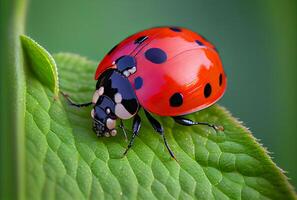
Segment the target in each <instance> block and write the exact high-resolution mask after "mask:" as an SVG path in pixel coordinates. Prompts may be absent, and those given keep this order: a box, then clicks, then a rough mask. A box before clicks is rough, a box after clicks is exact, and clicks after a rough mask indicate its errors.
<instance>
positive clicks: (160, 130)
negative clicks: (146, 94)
mask: <svg viewBox="0 0 297 200" xmlns="http://www.w3.org/2000/svg"><path fill="white" fill-rule="evenodd" d="M144 112H145V115H146V117H147V119H148V120H149V122H150V123H151V125H152V126H153V128H154V130H155V131H157V132H158V133H159V134H160V135H161V136H162V138H163V141H164V144H165V146H166V148H167V150H168V152H169V154H170V156H171V157H172V158H173V159H174V160H176V157H175V155H174V153H173V151H172V150H171V149H170V147H169V145H168V143H167V140H166V137H165V134H164V129H163V127H162V125H161V124H160V123H159V122H158V121H157V120H156V119H155V118H153V116H152V115H151V114H150V113H149V112H148V111H146V110H144ZM176 161H177V160H176Z"/></svg>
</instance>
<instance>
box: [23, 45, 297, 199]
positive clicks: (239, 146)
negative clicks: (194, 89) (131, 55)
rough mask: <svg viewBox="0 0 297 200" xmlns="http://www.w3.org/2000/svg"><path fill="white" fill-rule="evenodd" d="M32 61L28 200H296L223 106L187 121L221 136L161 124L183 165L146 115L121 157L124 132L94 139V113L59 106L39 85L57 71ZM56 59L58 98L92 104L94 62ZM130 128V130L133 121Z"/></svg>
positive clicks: (48, 88) (48, 85)
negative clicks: (201, 123) (219, 127)
mask: <svg viewBox="0 0 297 200" xmlns="http://www.w3.org/2000/svg"><path fill="white" fill-rule="evenodd" d="M23 45H25V46H26V45H31V43H30V42H29V43H28V42H23ZM34 48H40V46H35V47H34ZM34 48H33V49H34ZM25 49H26V50H27V51H31V50H32V48H25ZM34 51H36V50H34ZM37 52H39V50H38V51H37ZM28 53H29V55H30V54H31V53H30V52H28ZM32 55H33V56H28V57H27V59H29V60H32V59H33V60H32V61H31V62H30V63H32V64H33V63H35V64H37V65H36V66H33V65H31V66H30V67H31V69H34V70H28V73H27V75H26V81H27V92H26V117H25V124H26V172H27V173H26V180H27V184H26V185H27V188H26V195H27V198H28V199H40V198H42V199H72V200H73V199H103V198H104V199H193V198H196V199H296V195H295V192H294V191H293V189H292V188H291V186H290V184H289V183H288V181H287V179H286V177H285V176H284V175H283V174H282V172H281V170H280V169H279V168H277V166H276V165H275V164H274V163H273V162H272V161H271V159H270V157H269V156H268V154H267V152H266V151H265V150H264V149H263V148H262V147H261V145H260V144H259V143H258V142H257V141H256V140H255V138H253V136H252V135H251V133H250V132H249V131H248V130H247V129H246V128H245V127H243V126H242V125H241V124H240V123H239V122H238V121H237V120H235V119H234V118H233V117H232V116H231V115H230V114H229V112H228V111H226V110H225V109H224V108H222V107H220V106H218V105H214V106H212V107H210V108H208V109H205V110H203V111H201V112H199V113H195V114H192V115H189V118H191V119H192V120H196V121H204V122H210V123H214V124H218V125H222V126H224V128H225V130H224V131H223V132H222V131H219V132H215V131H214V130H213V129H211V128H208V127H204V126H195V127H183V126H180V125H177V124H175V123H174V122H173V120H172V119H170V118H160V117H157V118H158V119H159V120H160V122H161V123H162V124H163V126H164V129H165V133H166V136H167V139H168V143H169V144H170V146H171V148H172V150H173V151H174V152H175V154H176V157H177V159H178V161H179V162H178V163H177V162H176V161H174V160H173V159H171V158H170V156H169V154H168V152H167V151H166V148H165V146H164V145H163V141H162V139H161V137H160V135H158V134H157V133H155V132H154V131H153V129H152V127H151V126H150V125H149V123H148V121H147V119H145V117H144V114H143V112H142V111H141V113H140V116H141V117H142V127H141V132H140V135H139V137H138V138H137V139H136V141H135V144H134V146H133V147H132V149H131V150H130V151H129V153H128V155H127V156H126V157H122V153H123V152H124V150H125V148H126V146H127V142H126V141H125V139H124V136H123V134H121V130H118V135H117V136H116V137H111V138H97V137H96V135H95V134H94V133H93V131H92V128H91V127H92V120H91V117H90V110H91V108H80V109H78V108H75V107H71V106H69V105H68V104H67V102H66V101H65V99H64V98H63V96H61V95H60V97H59V99H56V100H55V99H54V96H55V95H54V91H55V90H52V88H56V87H57V86H56V85H55V81H42V80H43V78H44V80H57V77H56V78H54V79H52V78H50V79H49V77H47V75H49V76H52V75H54V76H56V75H57V74H56V73H53V71H55V70H54V69H51V68H53V67H54V65H51V62H46V63H45V62H40V61H38V60H34V59H43V58H42V57H40V56H36V57H35V56H34V54H32ZM45 56H50V55H49V54H47V55H45ZM54 58H55V60H56V63H57V66H58V71H59V80H60V89H61V91H63V92H66V93H68V94H69V95H70V96H71V97H72V99H73V100H74V101H76V102H88V101H90V100H91V98H92V94H93V92H94V89H95V84H96V82H95V81H94V80H93V74H94V72H95V70H96V67H97V63H96V62H93V61H89V60H87V59H86V58H83V57H81V56H78V55H74V54H68V53H60V54H56V55H55V56H54ZM48 59H49V60H50V58H48ZM39 63H43V64H42V65H39ZM46 65H48V66H46ZM35 70H40V72H41V73H40V74H39V75H38V73H35V72H33V71H35ZM43 76H46V77H43ZM125 125H126V127H131V121H126V122H125ZM129 136H131V135H130V134H129V135H128V137H129Z"/></svg>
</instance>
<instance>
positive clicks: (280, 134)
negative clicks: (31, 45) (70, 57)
mask: <svg viewBox="0 0 297 200" xmlns="http://www.w3.org/2000/svg"><path fill="white" fill-rule="evenodd" d="M296 19H297V3H296V1H294V0H292V1H290V0H286V1H268V0H267V1H264V0H263V1H256V0H251V1H237V0H228V1H214V0H210V1H209V0H208V1H206V0H204V1H202V0H192V1H191V0H184V1H180V0H167V1H159V0H150V1H136V0H129V1H128V0H125V1H123V0H115V1H107V0H87V1H82V0H81V1H78V0H63V1H61V0H51V1H48V0H31V1H30V2H29V9H28V17H27V26H26V32H27V34H28V35H29V36H31V37H32V38H34V39H35V40H36V41H38V42H39V43H40V44H41V45H42V46H44V47H45V48H46V49H48V50H49V51H50V52H51V53H55V52H61V51H64V52H74V53H78V54H80V55H83V56H86V57H88V58H90V59H92V60H96V61H98V62H99V61H100V60H101V59H102V58H103V56H104V55H105V53H106V52H108V51H109V49H110V48H112V47H113V46H114V45H115V44H117V43H118V42H120V41H121V40H122V39H124V38H125V37H127V36H129V35H131V34H133V33H135V32H137V31H139V30H143V29H146V28H149V27H153V26H161V25H176V26H183V27H187V28H190V29H192V30H194V31H196V32H198V33H200V34H202V35H204V36H205V37H206V38H207V39H209V40H210V41H211V42H213V43H214V44H215V45H216V46H217V48H218V50H219V52H220V55H221V58H222V60H223V64H224V66H225V70H226V73H227V75H228V84H229V85H228V89H227V93H226V94H225V96H224V97H223V99H222V100H221V101H220V102H219V104H221V105H223V106H225V107H227V108H228V109H229V110H230V111H231V112H232V114H233V115H234V116H235V117H237V118H239V119H240V120H241V121H243V122H244V124H245V125H246V126H247V127H249V128H250V129H251V131H252V132H253V134H254V136H255V137H256V138H258V139H260V140H261V143H263V144H264V146H265V147H267V148H268V151H270V152H272V154H271V155H272V157H273V160H274V161H275V162H276V163H277V164H278V166H279V167H281V168H282V169H284V170H285V171H287V172H288V174H287V175H288V176H289V177H290V178H291V179H292V180H291V182H292V183H293V184H294V185H295V187H296V186H297V170H296V169H297V155H296V154H297V145H296V142H297V132H296V130H297V121H296V120H297V114H296V113H297V105H296V104H297V89H296V86H297V78H296V75H297V73H296V72H297V70H296V68H297V59H296V57H297V24H296V23H297V20H296Z"/></svg>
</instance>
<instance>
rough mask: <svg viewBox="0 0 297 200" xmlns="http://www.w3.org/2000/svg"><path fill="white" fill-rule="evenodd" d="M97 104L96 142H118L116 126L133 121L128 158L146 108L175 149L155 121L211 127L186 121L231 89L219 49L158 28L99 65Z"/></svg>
mask: <svg viewBox="0 0 297 200" xmlns="http://www.w3.org/2000/svg"><path fill="white" fill-rule="evenodd" d="M95 79H96V80H97V84H96V90H95V93H94V95H93V99H92V102H88V103H83V104H76V103H74V102H72V101H71V100H70V99H69V98H68V100H69V101H70V103H71V104H72V105H74V106H77V107H83V106H90V105H92V106H93V109H92V111H91V116H92V118H93V130H94V132H95V133H96V134H97V136H107V137H109V136H115V135H116V134H117V131H116V120H117V119H120V122H121V125H120V127H121V128H122V130H123V132H124V133H125V130H126V128H125V127H124V125H123V122H122V120H127V119H131V118H133V125H132V133H133V134H132V137H131V139H130V142H129V145H128V147H127V148H126V151H125V152H124V155H125V154H126V153H127V152H128V150H129V149H130V148H131V146H132V144H133V142H134V139H135V138H136V136H137V135H138V134H139V130H140V126H141V118H140V116H139V115H138V114H137V113H138V112H139V110H140V108H142V109H143V110H144V112H145V115H146V117H147V119H148V121H149V122H150V124H151V125H152V127H153V129H154V130H155V131H156V132H158V133H159V134H160V135H161V136H162V138H163V140H164V144H165V146H166V148H167V150H168V152H169V153H170V155H171V157H172V158H174V159H175V156H174V153H173V152H172V150H171V149H170V147H169V145H168V143H167V140H166V137H165V133H164V129H163V127H162V125H161V124H160V123H159V122H158V121H157V120H156V119H155V118H154V117H153V116H152V115H151V113H153V114H156V115H159V116H169V117H172V118H173V119H174V121H175V122H176V123H178V124H181V125H184V126H192V125H207V126H209V127H211V128H214V129H215V130H218V129H220V128H222V127H218V126H215V125H212V124H209V123H206V122H195V121H192V120H190V119H187V118H185V117H184V115H187V114H190V113H193V112H196V111H199V110H202V109H204V108H207V107H209V106H211V105H212V104H214V103H215V102H217V101H218V100H219V99H220V98H221V97H222V96H223V94H224V92H225V90H226V85H227V79H226V74H225V72H224V69H223V66H222V62H221V60H220V57H219V54H218V52H217V49H216V48H215V46H214V45H212V44H211V43H210V42H209V41H207V40H206V39H205V38H204V37H202V36H201V35H199V34H197V33H195V32H193V31H191V30H189V29H186V28H180V27H156V28H151V29H147V30H144V31H141V32H138V33H136V34H134V35H132V36H130V37H128V38H126V39H125V40H123V41H122V42H120V43H119V44H118V45H116V46H115V47H113V48H112V49H111V50H110V51H109V52H108V53H107V55H106V56H105V57H104V58H103V60H102V61H101V62H100V64H99V66H98V68H97V70H96V73H95Z"/></svg>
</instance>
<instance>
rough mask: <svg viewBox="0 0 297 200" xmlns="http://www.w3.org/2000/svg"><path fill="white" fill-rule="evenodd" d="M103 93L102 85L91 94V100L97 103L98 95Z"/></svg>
mask: <svg viewBox="0 0 297 200" xmlns="http://www.w3.org/2000/svg"><path fill="white" fill-rule="evenodd" d="M103 93H104V87H100V88H99V89H98V90H96V91H95V93H94V95H93V99H92V102H93V103H94V104H95V103H97V101H98V99H99V97H100V96H101V95H102V94H103Z"/></svg>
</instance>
